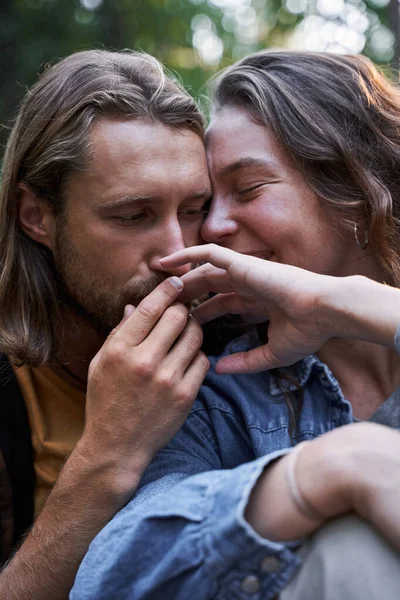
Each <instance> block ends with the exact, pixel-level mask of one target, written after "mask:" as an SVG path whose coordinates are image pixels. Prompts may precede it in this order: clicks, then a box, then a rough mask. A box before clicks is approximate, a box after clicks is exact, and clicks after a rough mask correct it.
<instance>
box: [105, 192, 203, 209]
mask: <svg viewBox="0 0 400 600" xmlns="http://www.w3.org/2000/svg"><path fill="white" fill-rule="evenodd" d="M211 196H212V192H211V189H210V188H203V189H201V190H198V191H197V192H194V194H190V195H189V196H187V198H185V200H187V201H190V200H202V199H204V200H208V199H209V198H211ZM157 201H158V202H159V201H160V198H159V197H158V196H146V195H145V194H129V195H127V196H123V197H122V198H118V199H116V200H109V201H108V202H104V203H102V204H101V205H100V206H99V209H100V210H102V211H103V210H104V211H107V210H110V209H111V210H112V209H114V208H124V207H126V206H127V207H129V206H131V205H132V204H138V203H141V202H157Z"/></svg>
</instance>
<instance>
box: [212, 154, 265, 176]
mask: <svg viewBox="0 0 400 600" xmlns="http://www.w3.org/2000/svg"><path fill="white" fill-rule="evenodd" d="M246 167H264V168H269V169H270V170H271V171H274V170H275V168H276V166H275V165H274V163H273V162H271V161H269V160H265V159H263V158H252V157H251V156H248V157H246V158H241V159H240V160H237V161H235V162H233V163H231V164H230V165H226V167H223V168H222V169H221V170H220V171H219V172H218V175H220V176H225V175H231V174H232V173H235V172H236V171H239V170H240V169H244V168H246Z"/></svg>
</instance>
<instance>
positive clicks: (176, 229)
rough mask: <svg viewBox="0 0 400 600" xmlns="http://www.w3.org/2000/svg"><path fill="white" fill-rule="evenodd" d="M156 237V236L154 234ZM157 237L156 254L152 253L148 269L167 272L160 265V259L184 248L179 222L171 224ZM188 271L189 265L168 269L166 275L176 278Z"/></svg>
mask: <svg viewBox="0 0 400 600" xmlns="http://www.w3.org/2000/svg"><path fill="white" fill-rule="evenodd" d="M155 235H157V234H155ZM158 235H159V244H158V248H157V250H156V252H155V253H154V255H153V257H152V259H151V261H150V268H151V269H152V270H153V271H167V269H165V268H164V267H162V266H161V264H160V262H159V261H160V258H164V256H169V255H170V254H173V253H174V252H177V251H178V250H182V249H183V248H185V244H184V241H183V233H182V229H181V226H180V224H179V221H176V222H175V223H172V224H171V225H170V226H169V227H168V228H167V229H166V230H164V231H163V232H162V233H161V234H158ZM188 271H190V265H183V266H181V267H175V268H173V269H172V268H169V269H168V271H167V272H168V273H169V274H170V275H176V276H177V277H181V275H184V274H185V273H187V272H188Z"/></svg>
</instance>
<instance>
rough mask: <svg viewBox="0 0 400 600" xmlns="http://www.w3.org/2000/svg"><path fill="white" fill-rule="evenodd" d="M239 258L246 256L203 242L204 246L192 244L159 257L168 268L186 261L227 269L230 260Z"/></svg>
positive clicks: (183, 263)
mask: <svg viewBox="0 0 400 600" xmlns="http://www.w3.org/2000/svg"><path fill="white" fill-rule="evenodd" d="M240 258H241V259H245V258H248V257H245V256H243V255H241V254H239V253H238V252H234V251H233V250H228V248H223V247H222V246H217V245H216V244H205V245H204V246H192V247H191V248H184V249H183V250H178V251H177V252H174V253H173V254H170V255H169V256H165V257H164V258H162V259H160V263H161V264H162V266H163V267H164V268H166V269H169V268H172V267H178V266H182V265H185V264H187V263H196V262H209V263H211V264H212V265H214V266H215V267H219V268H220V269H225V270H226V271H227V270H228V269H229V268H230V267H231V265H232V261H233V260H235V259H236V260H240Z"/></svg>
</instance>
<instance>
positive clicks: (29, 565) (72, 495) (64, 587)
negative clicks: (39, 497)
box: [0, 444, 140, 600]
mask: <svg viewBox="0 0 400 600" xmlns="http://www.w3.org/2000/svg"><path fill="white" fill-rule="evenodd" d="M94 458H95V457H91V456H88V453H87V452H86V451H85V449H84V448H83V447H82V445H79V444H78V446H77V448H76V449H75V450H74V452H73V453H72V454H71V456H70V458H69V460H68V461H67V463H66V464H65V466H64V468H63V470H62V471H61V473H60V477H59V479H58V482H57V484H56V486H55V488H54V490H53V491H52V493H51V494H50V496H49V498H48V500H47V502H46V504H45V506H44V508H43V510H42V512H41V513H40V515H39V517H38V518H37V520H36V523H35V525H34V526H33V528H32V530H31V532H30V533H29V535H28V536H27V538H26V539H25V541H24V542H23V544H22V545H21V547H20V548H19V550H18V551H17V552H16V554H15V555H14V557H13V558H12V560H11V561H10V562H9V563H8V565H7V566H6V567H5V568H4V570H3V571H2V573H1V574H0V597H1V598H7V600H25V599H26V600H58V599H64V598H65V599H66V598H68V594H69V591H70V589H71V587H72V584H73V581H74V578H75V575H76V572H77V570H78V567H79V564H80V562H81V561H82V559H83V557H84V555H85V553H86V551H87V549H88V546H89V544H90V542H91V541H92V539H93V538H94V536H95V535H96V534H97V533H98V532H99V531H100V530H101V529H102V528H103V527H104V525H105V524H106V523H107V522H108V521H109V520H110V519H111V518H112V517H113V515H114V514H115V513H116V512H117V511H118V510H119V509H120V508H121V507H122V506H123V505H124V503H125V502H126V501H127V500H128V499H129V496H130V495H131V494H133V493H134V491H135V489H136V487H137V485H138V483H139V480H140V473H139V474H136V475H135V472H134V471H133V474H132V475H131V477H130V482H129V484H130V485H129V490H130V493H129V494H128V492H127V490H128V487H127V488H125V489H124V486H125V484H126V483H127V482H126V481H123V482H122V483H121V481H118V479H117V477H118V472H122V471H120V470H119V465H117V464H115V463H114V462H113V460H112V459H110V460H105V458H104V456H97V464H96V461H95V460H94ZM120 465H121V466H122V461H120ZM131 472H132V471H131Z"/></svg>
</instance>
